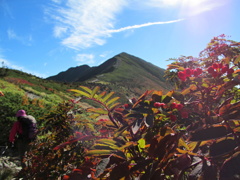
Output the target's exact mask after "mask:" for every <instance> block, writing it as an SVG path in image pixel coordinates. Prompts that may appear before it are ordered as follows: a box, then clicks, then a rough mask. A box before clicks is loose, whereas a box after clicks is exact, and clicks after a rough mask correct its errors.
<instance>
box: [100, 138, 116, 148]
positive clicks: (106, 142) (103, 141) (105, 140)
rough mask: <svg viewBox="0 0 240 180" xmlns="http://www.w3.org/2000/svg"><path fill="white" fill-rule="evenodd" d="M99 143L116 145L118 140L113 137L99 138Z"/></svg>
mask: <svg viewBox="0 0 240 180" xmlns="http://www.w3.org/2000/svg"><path fill="white" fill-rule="evenodd" d="M97 143H99V144H106V145H109V146H115V145H116V141H114V140H113V139H106V138H104V139H99V140H97Z"/></svg>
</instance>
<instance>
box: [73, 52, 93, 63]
mask: <svg viewBox="0 0 240 180" xmlns="http://www.w3.org/2000/svg"><path fill="white" fill-rule="evenodd" d="M75 61H77V62H79V63H78V65H82V64H94V63H95V61H94V55H93V54H77V56H76V57H75Z"/></svg>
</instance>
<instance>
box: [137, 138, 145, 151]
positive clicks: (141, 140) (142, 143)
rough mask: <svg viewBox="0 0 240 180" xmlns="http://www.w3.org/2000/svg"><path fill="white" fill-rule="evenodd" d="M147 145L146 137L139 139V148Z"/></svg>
mask: <svg viewBox="0 0 240 180" xmlns="http://www.w3.org/2000/svg"><path fill="white" fill-rule="evenodd" d="M145 145H146V141H145V139H143V138H141V139H139V140H138V147H139V149H144V148H145Z"/></svg>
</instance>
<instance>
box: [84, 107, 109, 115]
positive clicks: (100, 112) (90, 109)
mask: <svg viewBox="0 0 240 180" xmlns="http://www.w3.org/2000/svg"><path fill="white" fill-rule="evenodd" d="M87 111H88V112H95V113H99V114H108V111H107V110H105V109H102V108H88V109H87Z"/></svg>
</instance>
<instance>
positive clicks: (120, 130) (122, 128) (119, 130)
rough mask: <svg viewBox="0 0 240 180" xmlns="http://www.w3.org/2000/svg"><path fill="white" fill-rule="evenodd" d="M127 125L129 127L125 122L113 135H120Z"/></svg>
mask: <svg viewBox="0 0 240 180" xmlns="http://www.w3.org/2000/svg"><path fill="white" fill-rule="evenodd" d="M128 127H129V125H128V124H126V125H124V126H122V127H121V128H119V129H118V130H117V131H116V132H115V133H114V137H118V136H120V135H121V134H122V133H123V132H124V131H125V130H126V129H127V128H128Z"/></svg>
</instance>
